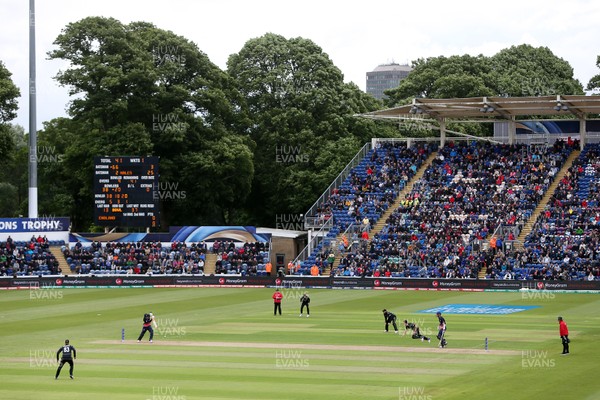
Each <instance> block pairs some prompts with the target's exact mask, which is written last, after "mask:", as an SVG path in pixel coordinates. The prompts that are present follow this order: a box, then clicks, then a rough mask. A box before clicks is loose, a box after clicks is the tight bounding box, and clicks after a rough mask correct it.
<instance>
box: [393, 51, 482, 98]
mask: <svg viewBox="0 0 600 400" xmlns="http://www.w3.org/2000/svg"><path fill="white" fill-rule="evenodd" d="M412 67H413V70H412V71H411V73H410V74H409V75H408V76H407V77H406V78H405V79H403V80H402V81H400V84H399V85H398V87H397V88H395V89H390V90H387V91H386V92H385V93H386V95H387V96H388V99H387V102H386V103H387V104H388V105H389V106H395V105H399V104H406V103H408V102H410V100H412V98H414V97H417V98H418V97H426V98H438V99H444V98H453V97H476V96H491V95H493V94H494V91H493V89H492V83H491V75H490V74H491V72H492V68H491V65H490V62H489V59H488V58H486V57H484V56H483V55H479V56H477V57H473V56H470V55H463V56H451V57H444V56H440V57H430V58H427V59H423V58H420V59H418V60H416V61H414V62H413V63H412Z"/></svg>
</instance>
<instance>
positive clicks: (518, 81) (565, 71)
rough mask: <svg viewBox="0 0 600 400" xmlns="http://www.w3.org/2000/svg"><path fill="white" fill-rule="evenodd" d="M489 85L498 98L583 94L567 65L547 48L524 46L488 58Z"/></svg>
mask: <svg viewBox="0 0 600 400" xmlns="http://www.w3.org/2000/svg"><path fill="white" fill-rule="evenodd" d="M490 63H491V65H492V68H493V70H494V73H493V80H492V86H493V88H494V91H495V92H496V93H497V94H499V95H504V96H511V97H518V96H545V95H553V94H583V87H582V85H581V83H580V82H579V81H578V80H577V79H575V78H574V76H573V68H572V67H571V65H570V64H569V63H568V62H567V61H566V60H563V59H562V58H560V57H557V56H556V55H554V53H552V51H551V50H550V49H549V48H547V47H533V46H531V45H528V44H522V45H519V46H512V47H510V48H508V49H503V50H501V51H500V52H498V53H497V54H495V55H494V56H492V57H491V58H490Z"/></svg>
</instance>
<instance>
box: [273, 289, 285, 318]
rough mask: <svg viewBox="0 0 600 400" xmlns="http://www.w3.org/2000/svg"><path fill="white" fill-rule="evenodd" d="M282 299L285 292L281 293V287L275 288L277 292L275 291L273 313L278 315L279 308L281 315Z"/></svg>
mask: <svg viewBox="0 0 600 400" xmlns="http://www.w3.org/2000/svg"><path fill="white" fill-rule="evenodd" d="M281 299H283V294H281V292H280V291H279V289H275V293H273V315H277V310H279V315H281Z"/></svg>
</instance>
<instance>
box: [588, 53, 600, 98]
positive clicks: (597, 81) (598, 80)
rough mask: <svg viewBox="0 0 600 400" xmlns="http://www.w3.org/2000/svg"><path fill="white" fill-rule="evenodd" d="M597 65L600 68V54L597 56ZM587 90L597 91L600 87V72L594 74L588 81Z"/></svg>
mask: <svg viewBox="0 0 600 400" xmlns="http://www.w3.org/2000/svg"><path fill="white" fill-rule="evenodd" d="M596 67H598V68H600V56H597V57H596ZM585 89H586V90H594V91H597V90H598V89H600V74H598V75H594V76H593V77H592V79H590V81H589V82H588V84H587V86H586V88H585Z"/></svg>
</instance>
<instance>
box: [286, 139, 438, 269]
mask: <svg viewBox="0 0 600 400" xmlns="http://www.w3.org/2000/svg"><path fill="white" fill-rule="evenodd" d="M434 147H435V146H434V145H432V144H429V143H416V144H413V145H412V146H411V147H407V144H406V143H404V142H401V143H389V142H383V143H380V144H379V146H378V147H377V148H375V149H373V150H371V151H370V152H369V154H367V156H366V157H365V158H364V159H363V160H362V161H361V162H360V163H359V164H358V165H357V166H356V167H354V168H353V169H352V170H351V171H350V174H349V175H348V177H347V178H346V179H345V180H344V182H343V183H342V184H341V185H340V186H339V187H337V188H334V189H333V190H332V192H331V193H330V196H329V198H328V199H327V200H326V201H325V202H324V203H323V204H322V205H321V206H320V207H319V208H318V209H317V214H318V215H319V216H320V219H321V221H327V220H329V219H331V218H333V228H332V229H331V235H329V237H328V238H326V240H325V241H324V242H323V245H320V246H317V247H316V248H315V250H314V252H313V254H312V255H311V256H310V257H308V259H307V260H306V261H305V262H303V263H302V266H301V267H300V268H298V269H297V271H296V274H299V275H308V274H310V273H311V272H310V271H311V268H312V266H313V265H316V266H317V267H318V268H319V271H320V273H323V271H326V270H328V269H329V267H330V266H331V262H329V261H328V258H329V255H330V253H331V249H330V247H329V243H330V242H332V241H333V239H334V237H335V236H336V235H337V234H338V233H340V232H344V231H345V230H346V229H348V228H349V227H351V226H353V225H354V226H358V227H360V228H361V230H362V231H366V232H367V233H368V232H369V231H370V229H371V227H372V225H373V224H375V223H376V222H377V220H378V219H379V217H380V216H381V214H382V213H383V212H384V211H386V210H387V209H388V208H389V206H390V205H391V204H392V203H393V202H394V200H395V198H396V197H397V195H398V193H399V191H400V190H402V189H403V188H404V186H405V185H406V184H407V183H408V181H409V180H410V179H412V177H413V176H414V175H415V173H416V172H417V170H418V168H419V167H420V166H421V165H422V164H423V162H424V161H425V159H426V158H427V157H428V156H429V154H430V153H431V152H432V151H433V149H434Z"/></svg>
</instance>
